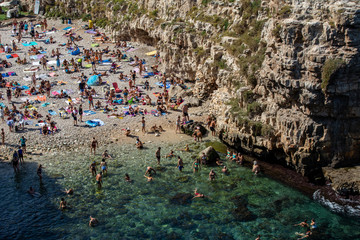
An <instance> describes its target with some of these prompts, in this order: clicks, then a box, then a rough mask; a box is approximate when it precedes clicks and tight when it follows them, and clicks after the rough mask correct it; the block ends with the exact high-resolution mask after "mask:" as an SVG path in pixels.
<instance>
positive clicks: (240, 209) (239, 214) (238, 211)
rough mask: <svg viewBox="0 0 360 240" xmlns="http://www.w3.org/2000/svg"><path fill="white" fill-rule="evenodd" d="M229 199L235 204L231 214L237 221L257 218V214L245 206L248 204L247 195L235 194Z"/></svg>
mask: <svg viewBox="0 0 360 240" xmlns="http://www.w3.org/2000/svg"><path fill="white" fill-rule="evenodd" d="M231 200H232V201H233V202H234V204H235V206H236V208H235V209H234V210H233V211H232V214H233V216H234V218H235V219H236V220H237V221H241V222H247V221H253V220H255V219H256V218H257V216H256V215H255V214H254V213H252V212H251V211H250V210H249V209H248V207H247V205H248V201H247V197H245V196H235V197H233V198H231Z"/></svg>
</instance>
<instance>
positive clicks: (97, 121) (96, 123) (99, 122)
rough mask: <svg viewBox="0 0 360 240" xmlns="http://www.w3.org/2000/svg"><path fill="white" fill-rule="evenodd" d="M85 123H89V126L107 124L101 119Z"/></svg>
mask: <svg viewBox="0 0 360 240" xmlns="http://www.w3.org/2000/svg"><path fill="white" fill-rule="evenodd" d="M85 124H86V125H88V126H89V127H99V126H104V125H105V123H104V122H103V121H101V120H100V119H93V120H87V121H86V122H85Z"/></svg>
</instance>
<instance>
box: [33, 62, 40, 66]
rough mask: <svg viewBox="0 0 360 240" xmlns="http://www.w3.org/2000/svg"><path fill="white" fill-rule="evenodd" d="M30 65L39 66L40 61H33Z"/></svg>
mask: <svg viewBox="0 0 360 240" xmlns="http://www.w3.org/2000/svg"><path fill="white" fill-rule="evenodd" d="M32 65H33V66H40V62H33V63H32Z"/></svg>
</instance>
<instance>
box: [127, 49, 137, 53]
mask: <svg viewBox="0 0 360 240" xmlns="http://www.w3.org/2000/svg"><path fill="white" fill-rule="evenodd" d="M136 50H137V48H130V49H128V50H127V51H126V52H134V51H136Z"/></svg>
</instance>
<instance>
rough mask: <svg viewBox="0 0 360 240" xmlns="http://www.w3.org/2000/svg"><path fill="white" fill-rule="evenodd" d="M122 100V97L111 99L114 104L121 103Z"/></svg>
mask: <svg viewBox="0 0 360 240" xmlns="http://www.w3.org/2000/svg"><path fill="white" fill-rule="evenodd" d="M122 102H123V100H122V99H118V100H113V103H115V104H122Z"/></svg>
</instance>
